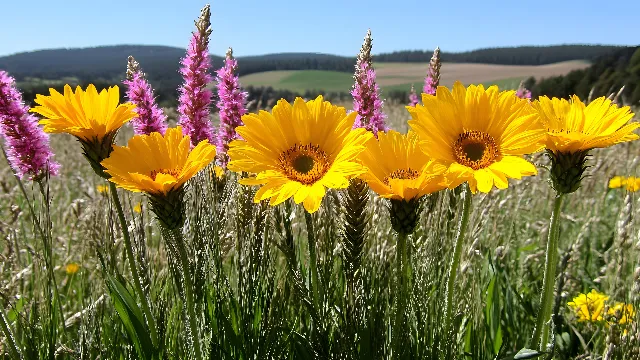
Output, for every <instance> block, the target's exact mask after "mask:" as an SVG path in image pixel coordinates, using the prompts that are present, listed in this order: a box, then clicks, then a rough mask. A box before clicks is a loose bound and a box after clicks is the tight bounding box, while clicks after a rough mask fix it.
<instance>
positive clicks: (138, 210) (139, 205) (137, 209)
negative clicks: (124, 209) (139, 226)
mask: <svg viewBox="0 0 640 360" xmlns="http://www.w3.org/2000/svg"><path fill="white" fill-rule="evenodd" d="M133 211H134V212H136V213H138V214H140V213H141V212H142V203H141V202H138V203H137V204H135V205H134V206H133Z"/></svg>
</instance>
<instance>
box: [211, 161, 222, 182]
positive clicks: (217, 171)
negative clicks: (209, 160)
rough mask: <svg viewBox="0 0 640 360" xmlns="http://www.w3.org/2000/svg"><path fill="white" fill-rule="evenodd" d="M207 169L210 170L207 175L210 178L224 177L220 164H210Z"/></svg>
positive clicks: (219, 178)
mask: <svg viewBox="0 0 640 360" xmlns="http://www.w3.org/2000/svg"><path fill="white" fill-rule="evenodd" d="M209 171H210V174H209V175H210V176H211V179H212V180H213V179H217V180H221V179H223V178H224V169H223V168H222V166H218V165H215V166H212V167H211V169H210V170H209Z"/></svg>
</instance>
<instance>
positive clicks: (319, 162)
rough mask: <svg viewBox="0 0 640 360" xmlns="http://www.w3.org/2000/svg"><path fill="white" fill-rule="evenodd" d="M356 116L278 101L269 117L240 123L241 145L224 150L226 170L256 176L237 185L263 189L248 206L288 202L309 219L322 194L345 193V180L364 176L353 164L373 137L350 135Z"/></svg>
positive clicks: (317, 104)
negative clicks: (299, 206) (330, 190)
mask: <svg viewBox="0 0 640 360" xmlns="http://www.w3.org/2000/svg"><path fill="white" fill-rule="evenodd" d="M355 117H356V113H351V114H349V115H347V114H346V111H345V109H344V108H343V107H338V106H335V105H332V104H331V103H329V102H327V101H323V98H322V96H318V98H316V99H315V100H310V101H307V102H306V103H305V102H304V100H303V99H302V98H296V100H295V101H294V103H293V105H291V104H290V103H289V102H287V101H286V100H284V99H283V100H280V101H278V103H277V104H276V106H274V107H273V110H272V112H271V113H269V112H266V111H260V113H258V114H248V115H244V116H243V117H242V121H243V122H244V125H243V126H239V127H238V128H237V129H236V131H237V132H238V134H239V135H240V136H242V138H243V140H235V141H233V142H231V143H230V144H229V152H228V154H229V157H230V160H231V161H230V162H229V165H228V168H229V169H230V170H232V171H235V172H243V171H244V172H249V173H254V174H256V176H255V177H253V178H248V179H241V180H240V183H241V184H244V185H263V186H262V187H261V188H260V189H259V190H258V191H257V193H256V195H255V198H254V201H255V202H259V201H262V200H264V199H268V198H270V199H271V201H270V204H271V205H272V206H275V205H278V204H280V203H282V202H283V201H285V200H287V199H288V198H290V197H293V199H294V201H295V202H296V203H298V204H299V203H303V204H304V207H305V209H306V210H307V211H308V212H310V213H313V212H315V211H317V210H318V208H319V207H320V202H321V201H322V198H323V197H324V195H325V188H334V189H340V188H346V187H347V186H348V185H349V179H351V178H353V177H356V176H358V175H360V174H361V173H363V172H364V171H365V169H364V167H363V166H362V165H361V164H360V163H358V162H357V160H356V159H357V156H358V155H359V154H360V153H361V152H362V151H363V150H364V145H365V143H366V142H367V141H368V140H370V139H372V138H373V135H372V134H371V133H369V132H367V131H366V130H365V129H354V130H352V129H351V128H352V127H353V122H354V120H355Z"/></svg>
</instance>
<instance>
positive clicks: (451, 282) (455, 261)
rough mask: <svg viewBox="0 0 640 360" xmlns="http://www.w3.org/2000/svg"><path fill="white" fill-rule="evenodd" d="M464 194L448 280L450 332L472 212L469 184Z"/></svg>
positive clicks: (446, 318) (446, 320) (447, 312)
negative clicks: (454, 298)
mask: <svg viewBox="0 0 640 360" xmlns="http://www.w3.org/2000/svg"><path fill="white" fill-rule="evenodd" d="M462 186H463V189H462V194H463V195H464V202H463V203H462V215H461V216H460V222H459V223H458V234H457V235H456V244H455V247H454V249H453V257H452V258H451V265H450V266H449V277H448V279H447V288H446V292H447V299H446V303H445V312H444V321H445V325H446V327H445V329H446V331H449V327H450V326H451V316H452V314H451V311H452V309H453V291H454V289H455V286H456V277H457V275H458V266H459V265H460V256H461V255H462V243H463V242H464V237H465V234H466V232H467V227H468V225H469V214H470V212H471V190H470V189H469V184H467V183H464V184H463V185H462Z"/></svg>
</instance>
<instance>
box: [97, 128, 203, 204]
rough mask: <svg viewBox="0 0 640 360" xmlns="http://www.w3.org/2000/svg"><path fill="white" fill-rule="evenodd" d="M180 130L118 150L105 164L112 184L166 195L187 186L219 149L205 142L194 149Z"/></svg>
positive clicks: (136, 138) (137, 138) (138, 139)
mask: <svg viewBox="0 0 640 360" xmlns="http://www.w3.org/2000/svg"><path fill="white" fill-rule="evenodd" d="M189 141H190V139H189V136H188V135H187V136H183V135H182V128H181V127H180V126H178V127H176V128H173V129H169V130H167V132H166V133H165V135H164V136H162V135H161V134H160V133H151V134H150V135H136V136H134V137H132V138H131V140H129V143H128V144H127V146H115V147H114V150H113V152H112V153H111V156H109V158H107V159H105V160H104V161H103V162H102V165H103V166H104V167H105V171H106V172H107V173H108V174H109V175H111V178H110V179H109V181H111V182H113V183H115V184H116V185H118V186H119V187H121V188H123V189H126V190H129V191H132V192H145V193H148V194H152V195H166V194H168V193H169V192H171V191H172V190H176V189H178V188H179V187H181V186H182V185H184V183H186V182H187V180H189V179H190V178H191V177H193V176H194V175H195V174H196V173H198V172H199V171H200V170H202V169H203V168H204V167H205V166H207V165H208V164H209V163H210V162H211V161H212V160H213V158H214V157H215V156H216V150H215V146H214V145H211V144H209V142H208V141H206V140H203V141H201V142H200V143H199V144H198V145H196V147H195V148H193V149H191V146H190V142H189Z"/></svg>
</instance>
